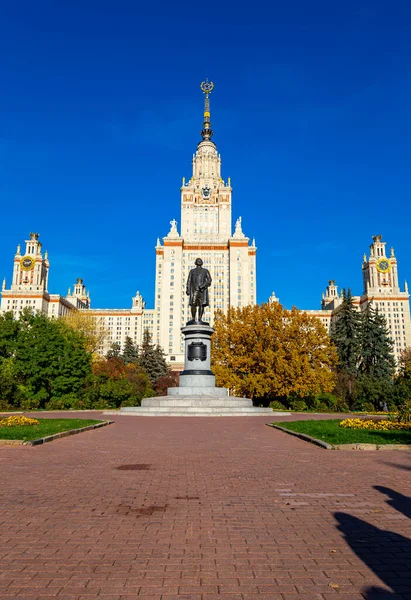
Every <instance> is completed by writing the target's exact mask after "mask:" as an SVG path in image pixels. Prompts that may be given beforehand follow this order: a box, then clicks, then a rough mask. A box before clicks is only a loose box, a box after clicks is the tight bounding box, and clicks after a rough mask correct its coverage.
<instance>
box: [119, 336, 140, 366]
mask: <svg viewBox="0 0 411 600" xmlns="http://www.w3.org/2000/svg"><path fill="white" fill-rule="evenodd" d="M121 358H122V359H123V360H124V362H125V363H126V365H128V364H129V363H138V348H137V346H136V345H135V343H134V342H133V340H132V339H131V337H129V336H127V337H126V339H125V342H124V348H123V354H122V355H121Z"/></svg>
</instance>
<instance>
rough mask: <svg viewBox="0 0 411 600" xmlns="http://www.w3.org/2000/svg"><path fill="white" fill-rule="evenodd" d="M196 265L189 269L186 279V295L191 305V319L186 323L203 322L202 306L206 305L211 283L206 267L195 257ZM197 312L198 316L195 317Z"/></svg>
mask: <svg viewBox="0 0 411 600" xmlns="http://www.w3.org/2000/svg"><path fill="white" fill-rule="evenodd" d="M195 265H196V267H195V268H194V269H191V271H190V273H189V274H188V279H187V289H186V293H187V296H190V300H189V306H191V316H192V320H191V321H188V323H187V325H192V324H193V323H203V321H202V318H203V314H204V307H205V306H208V303H209V302H208V288H209V287H210V285H211V276H210V273H209V272H208V270H207V269H204V268H203V266H202V265H203V261H202V260H201V258H197V259H196V261H195ZM197 312H198V317H197Z"/></svg>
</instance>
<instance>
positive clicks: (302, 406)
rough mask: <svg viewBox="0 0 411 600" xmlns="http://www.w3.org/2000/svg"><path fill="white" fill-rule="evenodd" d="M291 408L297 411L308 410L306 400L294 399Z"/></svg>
mask: <svg viewBox="0 0 411 600" xmlns="http://www.w3.org/2000/svg"><path fill="white" fill-rule="evenodd" d="M290 408H291V410H293V411H295V412H302V411H304V410H307V404H306V403H305V402H304V400H292V402H291V403H290Z"/></svg>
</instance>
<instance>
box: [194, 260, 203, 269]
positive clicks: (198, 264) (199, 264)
mask: <svg viewBox="0 0 411 600" xmlns="http://www.w3.org/2000/svg"><path fill="white" fill-rule="evenodd" d="M194 264H195V265H196V266H197V267H201V266H202V265H203V261H202V260H201V258H196V261H195V263H194Z"/></svg>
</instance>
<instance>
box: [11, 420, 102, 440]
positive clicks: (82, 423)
mask: <svg viewBox="0 0 411 600" xmlns="http://www.w3.org/2000/svg"><path fill="white" fill-rule="evenodd" d="M36 418H37V417H36ZM37 420H38V421H39V425H17V426H15V427H0V440H23V441H25V442H27V441H30V440H36V439H38V438H44V437H47V436H49V435H54V434H56V433H62V432H63V431H70V430H71V429H80V428H82V427H88V426H89V425H96V424H97V423H101V422H102V421H101V420H95V419H37Z"/></svg>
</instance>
